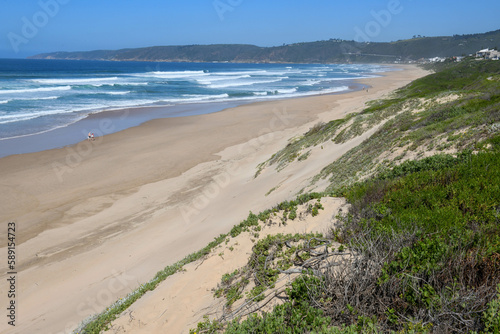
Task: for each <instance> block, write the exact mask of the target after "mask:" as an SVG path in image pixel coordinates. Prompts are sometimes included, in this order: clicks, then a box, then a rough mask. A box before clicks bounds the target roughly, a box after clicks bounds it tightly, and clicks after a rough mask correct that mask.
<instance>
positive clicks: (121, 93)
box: [99, 91, 132, 95]
mask: <svg viewBox="0 0 500 334" xmlns="http://www.w3.org/2000/svg"><path fill="white" fill-rule="evenodd" d="M130 93H132V92H131V91H127V92H99V94H107V95H127V94H130Z"/></svg>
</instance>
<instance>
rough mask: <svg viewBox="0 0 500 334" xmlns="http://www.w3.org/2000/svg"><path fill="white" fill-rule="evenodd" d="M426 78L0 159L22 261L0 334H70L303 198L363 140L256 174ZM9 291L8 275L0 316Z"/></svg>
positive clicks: (408, 74)
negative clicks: (242, 227)
mask: <svg viewBox="0 0 500 334" xmlns="http://www.w3.org/2000/svg"><path fill="white" fill-rule="evenodd" d="M425 74H426V72H425V71H423V70H420V69H418V68H416V67H413V66H407V67H404V70H403V71H397V72H389V73H386V75H385V76H384V77H381V78H374V79H365V80H363V83H366V84H369V85H371V86H372V88H370V90H369V92H366V91H358V92H352V93H348V94H340V95H322V96H314V97H307V98H299V99H290V100H282V101H273V102H265V103H255V104H249V105H244V106H240V107H237V108H233V109H227V110H224V111H222V112H218V113H213V114H209V115H201V116H193V117H184V118H174V119H159V120H154V121H150V122H147V123H145V124H143V125H141V126H138V127H135V128H130V129H127V130H125V131H121V132H119V133H115V134H111V135H108V136H105V137H102V138H98V140H96V141H95V142H92V143H89V142H82V143H79V144H77V145H74V146H72V147H69V148H62V149H56V150H49V151H44V152H39V153H30V154H22V155H17V156H9V157H6V158H2V159H0V170H1V176H0V203H1V204H0V209H1V210H0V221H2V222H4V224H3V226H4V229H5V231H6V230H7V228H6V225H7V222H15V223H16V227H17V231H16V238H17V261H18V263H17V268H16V269H17V271H18V286H17V291H18V296H17V305H18V314H17V323H16V325H17V326H16V327H15V329H14V328H12V327H10V326H7V324H6V321H5V320H4V321H2V322H1V323H0V332H1V333H69V332H71V330H72V329H74V328H75V327H76V325H77V324H78V323H79V322H81V321H82V320H83V319H85V318H86V317H88V316H90V315H92V314H95V313H97V312H100V311H102V310H103V309H105V308H106V307H107V306H109V305H110V304H111V303H113V302H114V301H115V300H117V299H118V298H120V297H123V296H125V295H126V294H127V293H129V292H130V291H132V290H133V289H135V288H136V287H138V286H139V285H140V284H141V283H144V282H147V281H148V280H150V279H151V278H152V277H153V276H154V275H155V273H156V272H157V271H158V270H161V269H162V268H164V267H165V266H167V265H169V264H172V263H174V262H176V261H177V260H180V259H182V258H183V257H184V256H186V255H187V254H189V253H192V252H194V251H196V250H198V249H200V248H202V247H204V246H205V245H206V244H207V243H208V242H209V241H211V240H212V239H213V237H215V236H217V235H219V234H221V233H225V232H227V231H228V230H229V229H230V228H231V227H232V226H233V225H235V224H237V223H239V222H240V221H241V220H242V219H244V218H245V217H246V216H247V215H248V211H250V210H252V211H253V212H259V211H261V210H263V209H266V208H269V207H271V206H273V205H274V204H276V203H279V202H281V201H283V200H285V199H290V198H291V197H294V196H295V194H296V193H297V192H298V191H300V190H301V189H302V188H304V187H305V186H307V185H308V183H309V179H310V178H311V177H313V176H314V175H315V174H317V173H318V172H319V171H320V170H321V168H322V167H323V166H324V165H326V164H328V163H330V162H331V161H333V160H334V159H336V158H338V157H340V156H341V155H342V154H343V153H345V152H347V151H348V150H349V149H350V148H352V147H354V146H355V145H357V144H359V143H360V142H361V141H362V140H363V138H355V139H353V140H352V141H351V142H348V143H345V144H342V145H334V144H331V145H330V144H329V146H328V147H325V150H324V151H322V152H320V153H316V154H314V155H313V156H311V157H310V158H309V159H307V160H306V161H305V162H303V163H301V164H299V163H297V164H294V165H292V166H290V167H289V168H286V169H285V170H283V171H281V172H280V173H278V172H276V171H275V170H274V169H270V168H269V169H266V170H265V171H264V173H262V174H261V175H260V176H259V177H258V178H257V179H254V175H255V172H256V166H257V165H258V164H259V163H261V162H263V161H265V160H267V159H268V158H269V157H270V156H271V155H272V154H273V153H275V152H276V151H278V150H279V149H281V148H282V147H284V146H285V145H286V144H287V140H288V139H289V138H291V137H294V136H296V135H300V134H302V133H304V132H306V131H307V130H308V129H309V128H310V127H311V126H313V125H314V124H315V123H317V122H318V121H319V120H323V121H328V120H331V119H335V118H341V117H343V116H344V115H345V114H347V113H350V112H356V111H360V110H362V108H363V107H364V105H365V102H367V101H369V100H373V99H377V98H380V97H383V96H384V95H387V94H388V93H389V92H391V91H392V90H394V89H396V88H398V87H401V86H403V85H405V84H407V83H409V82H410V81H412V80H414V79H416V78H418V77H421V76H423V75H425ZM104 121H108V120H104ZM366 135H367V134H365V136H366ZM277 186H278V187H277ZM273 187H277V189H276V190H275V191H273V192H272V193H271V194H270V195H269V196H265V194H266V193H267V192H268V191H269V190H270V189H271V188H273ZM1 233H2V235H3V234H4V233H5V232H3V231H2V232H1ZM4 245H5V244H4V243H2V246H4ZM0 253H1V254H6V248H5V247H3V248H1V249H0ZM5 262H6V261H2V263H1V264H0V272H1V273H2V275H3V273H6V272H7V268H6V263H5ZM218 279H220V275H219V277H218ZM6 284H7V283H6V279H5V276H4V275H3V276H2V277H1V281H0V291H2V295H1V297H0V298H1V299H0V300H1V305H6V303H7V296H6V294H5V293H4V291H6V287H7V286H6ZM186 302H188V303H189V301H186ZM176 303H177V304H179V303H180V304H182V303H183V302H182V298H181V297H177V301H176ZM186 315H187V316H189V313H186ZM4 319H5V318H4ZM187 322H189V321H188V320H185V322H184V323H187ZM166 326H167V327H164V328H163V329H162V330H163V332H165V331H167V332H168V331H169V330H168V324H167V325H166Z"/></svg>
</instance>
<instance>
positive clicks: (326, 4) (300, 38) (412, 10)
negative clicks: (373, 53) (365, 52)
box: [0, 0, 500, 58]
mask: <svg viewBox="0 0 500 334" xmlns="http://www.w3.org/2000/svg"><path fill="white" fill-rule="evenodd" d="M0 4H1V7H0V8H2V9H1V11H0V58H19V57H26V56H29V55H33V54H37V53H41V52H53V51H87V50H97V49H121V48H135V47H145V46H154V45H183V44H216V43H243V44H255V45H259V46H274V45H281V44H283V43H287V44H288V43H294V42H309V41H316V40H325V39H330V38H341V39H347V40H352V39H358V40H369V41H375V42H383V41H394V40H399V39H406V38H411V37H412V36H413V35H424V36H443V35H453V34H469V33H481V32H486V31H491V30H497V29H500V19H499V14H500V1H498V0H483V1H470V0H467V1H465V0H454V1H451V0H438V1H436V0H433V1H430V0H381V1H379V0H371V1H368V0H356V1H347V0H343V1H341V0H286V1H285V0H268V1H264V0H0Z"/></svg>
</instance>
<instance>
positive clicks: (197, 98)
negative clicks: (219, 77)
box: [162, 94, 229, 103]
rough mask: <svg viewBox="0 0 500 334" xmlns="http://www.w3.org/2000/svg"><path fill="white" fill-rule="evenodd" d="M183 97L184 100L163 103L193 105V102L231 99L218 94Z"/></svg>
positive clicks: (225, 95)
mask: <svg viewBox="0 0 500 334" xmlns="http://www.w3.org/2000/svg"><path fill="white" fill-rule="evenodd" d="M182 96H183V98H177V99H165V100H163V101H162V102H169V103H193V102H207V101H221V100H225V99H228V98H229V95H228V94H218V95H201V94H184V95H182Z"/></svg>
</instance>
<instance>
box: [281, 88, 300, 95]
mask: <svg viewBox="0 0 500 334" xmlns="http://www.w3.org/2000/svg"><path fill="white" fill-rule="evenodd" d="M297 89H298V87H295V88H288V89H278V90H277V92H278V93H279V94H291V93H295V92H296V91H297Z"/></svg>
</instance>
